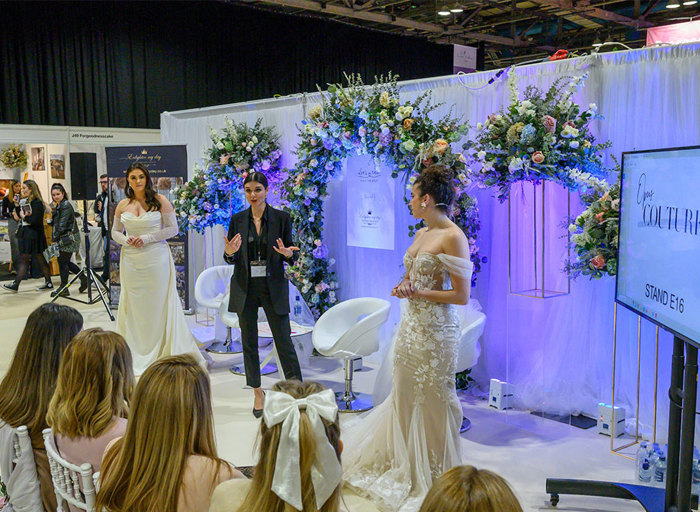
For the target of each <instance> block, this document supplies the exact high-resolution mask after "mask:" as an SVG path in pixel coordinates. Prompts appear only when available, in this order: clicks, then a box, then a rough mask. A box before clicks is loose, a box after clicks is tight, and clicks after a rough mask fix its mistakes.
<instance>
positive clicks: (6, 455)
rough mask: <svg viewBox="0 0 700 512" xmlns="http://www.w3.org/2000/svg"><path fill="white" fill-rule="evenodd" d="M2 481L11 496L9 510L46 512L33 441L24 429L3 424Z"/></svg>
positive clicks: (0, 449) (0, 441) (0, 437)
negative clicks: (44, 510) (42, 511)
mask: <svg viewBox="0 0 700 512" xmlns="http://www.w3.org/2000/svg"><path fill="white" fill-rule="evenodd" d="M0 477H2V481H3V482H4V483H5V485H6V487H7V493H8V494H9V496H10V501H9V503H8V504H9V505H10V507H9V508H8V510H14V511H15V512H36V511H37V510H43V505H42V503H41V491H40V488H39V477H38V476H37V473H36V464H35V463H34V452H33V451H32V441H31V439H30V438H29V431H28V430H27V427H26V426H25V425H21V426H19V427H17V428H12V427H10V426H9V425H7V424H5V423H3V422H2V421H0Z"/></svg>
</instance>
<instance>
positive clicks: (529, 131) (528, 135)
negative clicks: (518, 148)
mask: <svg viewBox="0 0 700 512" xmlns="http://www.w3.org/2000/svg"><path fill="white" fill-rule="evenodd" d="M536 134H537V130H535V127H534V126H532V125H531V124H527V125H525V126H524V127H523V131H522V132H521V133H520V143H521V144H530V143H531V142H532V141H533V140H534V139H535V135H536Z"/></svg>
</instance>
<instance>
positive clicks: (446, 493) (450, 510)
mask: <svg viewBox="0 0 700 512" xmlns="http://www.w3.org/2000/svg"><path fill="white" fill-rule="evenodd" d="M522 510H523V509H522V507H521V506H520V503H519V502H518V498H516V497H515V494H513V491H512V490H511V488H510V486H509V485H508V482H506V481H505V480H504V479H503V478H502V477H500V476H498V475H497V474H496V473H493V472H491V471H487V470H485V469H476V468H475V467H474V466H457V467H454V468H452V469H450V470H449V471H446V472H445V473H444V474H443V475H442V476H441V477H440V478H438V479H437V480H435V482H434V483H433V486H432V487H431V488H430V491H428V494H427V495H426V497H425V500H423V505H422V506H421V508H420V512H522Z"/></svg>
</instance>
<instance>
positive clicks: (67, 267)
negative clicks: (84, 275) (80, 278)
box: [58, 251, 80, 286]
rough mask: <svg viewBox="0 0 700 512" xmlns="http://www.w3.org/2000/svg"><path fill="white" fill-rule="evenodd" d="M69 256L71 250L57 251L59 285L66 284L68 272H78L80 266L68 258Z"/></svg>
mask: <svg viewBox="0 0 700 512" xmlns="http://www.w3.org/2000/svg"><path fill="white" fill-rule="evenodd" d="M71 256H73V253H72V252H63V251H60V252H59V253H58V272H59V274H60V276H61V286H65V285H67V284H68V273H69V272H72V273H73V274H79V273H80V267H78V265H76V264H75V263H73V262H72V261H71V260H70V259H71Z"/></svg>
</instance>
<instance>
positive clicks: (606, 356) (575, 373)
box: [161, 44, 700, 439]
mask: <svg viewBox="0 0 700 512" xmlns="http://www.w3.org/2000/svg"><path fill="white" fill-rule="evenodd" d="M583 72H586V73H588V74H589V78H588V80H587V82H586V85H585V87H584V88H583V89H582V90H581V91H579V93H578V94H577V95H576V96H575V98H574V99H575V101H577V102H578V103H579V104H581V105H582V106H584V107H587V106H588V104H589V103H596V104H597V105H598V107H599V110H600V112H601V114H603V116H604V117H605V119H604V120H603V121H598V122H596V123H595V126H594V131H595V132H596V133H597V135H598V136H599V139H600V140H610V141H612V143H613V146H612V148H611V149H610V151H609V155H615V156H617V157H618V158H619V157H620V155H621V153H622V152H623V151H631V150H641V149H651V148H663V147H678V146H686V145H697V144H700V45H698V44H695V45H681V46H672V47H661V48H650V49H643V50H633V51H626V52H617V53H612V54H603V55H600V56H589V57H583V58H579V59H571V60H566V61H559V62H552V63H549V62H547V63H542V64H535V65H530V66H525V67H520V68H516V69H515V74H516V75H517V77H518V83H519V86H520V90H521V91H522V90H523V89H524V88H525V87H526V86H527V85H535V86H538V87H539V88H541V89H546V88H548V87H549V85H550V84H551V83H552V82H553V81H554V80H556V79H557V78H558V77H561V76H567V75H580V74H582V73H583ZM494 75H495V72H485V73H475V74H471V75H466V76H462V77H456V76H449V77H441V78H435V79H425V80H416V81H410V82H404V83H403V88H402V92H403V94H404V95H405V98H406V99H412V98H415V97H416V96H417V95H419V94H421V93H422V92H424V91H425V90H427V89H431V90H432V91H433V98H434V99H435V101H438V102H444V105H443V106H442V107H441V108H440V109H438V111H437V112H436V113H435V115H436V116H439V115H442V114H443V113H445V112H447V110H448V109H449V108H450V107H451V106H453V108H454V112H455V113H457V114H458V115H462V116H463V117H464V119H465V120H467V121H468V122H469V123H470V124H471V125H472V126H473V125H475V124H476V123H477V122H483V121H484V120H485V118H486V116H487V115H488V114H491V113H493V112H496V111H497V110H499V109H500V108H501V107H503V106H504V105H505V104H507V101H508V87H507V83H506V80H505V74H503V76H502V77H501V78H500V79H497V80H496V81H495V82H494V83H492V84H490V85H487V82H488V80H489V79H490V78H492V77H493V76H494ZM318 101H319V99H318V95H317V94H308V95H299V96H296V97H289V98H281V99H273V100H265V101H261V102H252V103H248V104H238V105H230V106H223V107H216V108H211V109H201V110H198V111H184V112H179V113H178V112H175V113H164V114H163V115H162V116H161V134H162V139H163V143H167V144H182V143H185V144H187V145H188V153H189V155H190V162H191V164H192V165H193V164H194V162H195V160H196V159H197V158H198V157H199V155H200V153H201V150H202V147H203V146H204V144H206V143H207V141H208V135H209V126H212V127H214V128H221V127H222V126H223V125H224V118H225V117H230V118H231V119H233V120H236V121H242V120H245V121H247V122H248V123H254V122H255V120H256V119H257V118H258V117H262V118H263V120H264V122H265V124H268V125H273V126H275V127H276V128H277V130H278V131H279V133H280V134H281V136H282V137H281V145H282V149H283V151H284V156H283V165H285V166H291V165H293V164H294V161H295V156H294V155H293V150H294V146H295V145H296V143H297V129H296V125H297V124H298V123H299V122H300V121H301V119H302V118H303V113H304V111H305V109H308V108H309V107H310V105H312V104H313V103H315V102H318ZM456 149H457V148H456ZM610 163H612V161H610ZM699 172H700V169H699ZM396 186H397V201H396V207H397V224H398V225H397V228H396V250H395V251H393V253H391V254H387V253H388V251H381V250H369V249H365V250H361V249H355V248H349V249H348V248H346V247H345V246H344V229H339V228H338V226H339V224H338V226H336V223H342V224H343V226H344V223H345V218H344V205H345V200H346V198H345V189H344V187H343V182H342V179H339V180H337V181H336V182H334V183H333V184H332V186H331V187H330V189H331V197H330V198H329V202H330V203H332V204H329V206H328V208H327V210H326V226H327V229H326V232H327V233H328V235H329V238H328V242H329V247H330V249H331V256H332V257H334V258H335V259H336V260H337V262H338V263H337V271H338V273H339V275H340V276H341V283H343V284H344V285H345V287H344V291H343V290H341V291H340V297H341V298H343V299H345V298H350V296H353V295H374V296H383V297H387V296H388V292H389V289H387V287H388V284H389V282H390V281H391V282H393V281H395V280H397V278H398V276H399V275H400V273H401V271H400V268H399V265H400V256H401V254H402V253H403V251H404V250H405V248H406V246H407V245H408V244H409V239H408V238H407V236H406V229H405V226H406V224H407V223H408V221H409V217H408V213H407V212H406V210H405V208H404V207H403V205H402V203H401V202H400V200H399V198H400V197H401V195H402V194H403V186H402V185H400V184H398V183H397V185H396ZM475 195H476V197H477V198H478V200H479V206H480V211H481V221H482V230H481V236H480V240H479V246H480V248H481V253H482V255H484V256H487V257H488V258H489V261H488V263H487V264H486V265H484V266H483V270H482V272H481V274H480V275H479V282H478V284H477V287H476V288H475V289H474V290H473V294H472V295H473V296H474V297H475V298H477V299H479V301H480V302H481V304H482V306H483V308H484V311H485V313H486V315H487V323H486V330H485V333H484V336H483V337H482V340H481V343H482V346H483V352H482V357H481V360H480V361H479V363H478V365H477V367H476V368H475V370H474V376H475V378H476V380H477V382H478V383H479V384H480V385H482V386H483V387H487V386H488V379H489V378H499V379H501V380H507V381H508V382H511V383H513V384H515V386H516V393H517V395H518V401H519V403H520V405H521V406H524V407H528V408H531V409H540V410H542V409H543V410H546V411H548V412H554V413H569V412H578V411H583V412H587V413H593V414H594V413H595V412H596V407H597V404H598V402H606V403H610V400H611V385H612V346H613V342H612V333H613V309H614V305H613V304H614V303H613V299H614V284H615V283H614V280H613V279H610V278H607V279H603V280H600V281H594V282H590V281H588V280H586V279H584V278H579V279H578V280H577V281H575V282H573V283H572V288H571V294H570V295H567V296H563V297H559V298H553V299H546V300H541V299H533V298H527V297H521V296H516V295H509V293H508V230H507V222H508V209H507V206H506V204H499V203H498V202H497V201H496V200H495V199H493V198H492V197H491V193H490V192H489V191H486V190H477V191H476V192H475ZM347 199H348V200H351V198H347ZM517 205H518V203H517V201H515V202H514V203H513V208H514V212H516V215H517V208H518V206H517ZM572 205H573V210H574V211H573V213H574V214H576V213H577V212H578V211H580V205H579V204H578V200H577V197H576V196H574V198H573V201H572ZM329 225H334V226H336V229H329V228H328V226H329ZM220 238H221V233H215V234H214V244H213V245H214V247H215V251H214V254H215V255H216V258H215V261H216V262H219V261H220V254H219V253H220V252H221V250H222V246H221V244H220V243H219V239H220ZM197 240H198V237H195V244H194V247H195V252H197V251H200V252H201V247H202V246H203V244H201V243H198V242H197ZM210 252H211V251H210ZM196 259H197V261H198V262H199V263H198V269H197V272H198V271H200V270H201V265H202V263H201V262H203V255H202V254H199V255H198V256H197V258H196ZM385 281H386V282H385ZM561 283H563V284H564V286H565V284H566V280H565V279H563V278H560V279H559V282H558V283H557V284H561ZM394 312H395V313H394V320H396V318H397V316H396V315H397V313H398V308H397V307H395V308H394ZM617 327H618V333H617V350H618V356H617V380H616V398H615V401H616V404H617V405H623V406H624V407H625V409H626V411H627V417H628V425H630V424H631V422H630V421H629V419H630V418H632V419H634V418H635V415H636V402H637V393H636V384H637V363H636V361H637V344H638V337H637V317H636V316H635V315H633V314H631V313H629V312H628V311H626V310H624V308H622V307H620V308H618V318H617ZM654 341H655V328H654V326H652V325H651V324H650V323H648V322H646V321H644V320H642V322H641V358H642V363H641V379H640V380H641V400H640V413H639V418H640V422H641V425H642V431H646V432H649V431H650V429H651V426H652V423H653V421H652V416H653V410H654V403H653V395H654V373H655V367H654V359H655V346H654ZM671 342H672V338H671V337H670V336H669V335H668V334H666V333H664V332H663V331H662V332H661V335H660V340H659V345H660V346H659V384H658V426H657V431H658V434H659V437H660V438H661V439H665V436H666V425H667V414H668V398H667V390H668V384H669V373H670V354H671V350H672V347H671V344H672V343H671Z"/></svg>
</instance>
